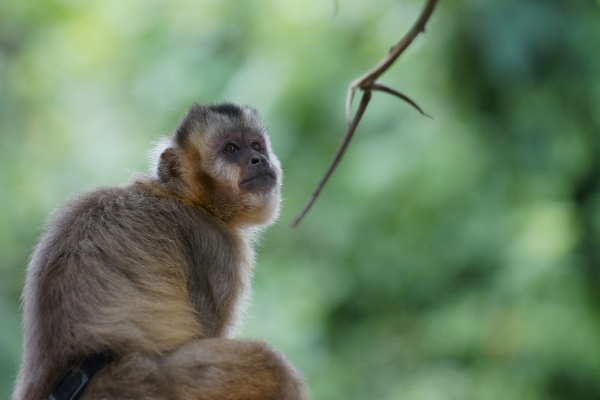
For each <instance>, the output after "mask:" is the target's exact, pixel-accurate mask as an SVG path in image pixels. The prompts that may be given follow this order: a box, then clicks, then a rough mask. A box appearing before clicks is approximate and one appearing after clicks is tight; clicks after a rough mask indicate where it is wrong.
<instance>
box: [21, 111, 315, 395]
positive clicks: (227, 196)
mask: <svg viewBox="0 0 600 400" xmlns="http://www.w3.org/2000/svg"><path fill="white" fill-rule="evenodd" d="M155 158H156V161H155V171H154V172H153V173H151V174H137V175H134V177H133V179H132V180H131V182H129V183H127V184H124V185H122V186H114V187H108V186H107V187H101V188H98V189H94V190H91V191H89V192H86V193H83V194H81V195H79V196H76V197H75V198H74V199H72V200H70V201H68V202H67V203H66V204H65V205H64V206H63V207H61V208H60V209H59V210H58V211H56V212H55V213H54V214H53V215H52V217H51V218H50V221H49V222H48V223H47V225H46V228H45V233H44V234H43V236H42V237H41V239H40V240H39V243H38V244H37V246H36V248H35V251H34V253H33V255H32V257H31V261H30V263H29V266H28V268H27V278H26V283H25V288H24V290H23V297H22V301H23V313H24V317H23V318H24V335H25V338H24V353H23V361H22V366H21V369H20V372H19V375H18V378H17V383H16V388H15V391H14V394H13V399H14V400H42V399H46V398H49V399H57V400H61V399H63V398H64V399H71V398H72V399H75V398H81V399H83V400H92V399H94V400H95V399H131V400H138V399H140V400H141V399H156V400H163V399H164V400H167V399H168V400H179V399H181V400H183V399H185V400H188V399H210V400H219V399H224V400H225V399H227V400H233V399H261V400H268V399H283V400H287V399H290V400H291V399H307V398H308V397H307V394H306V389H305V385H304V383H303V380H302V378H301V376H300V374H299V373H298V372H297V371H296V370H295V369H294V368H293V367H292V366H291V365H290V363H289V362H288V361H287V360H286V359H285V358H284V357H283V356H282V355H281V353H279V352H278V351H277V350H275V349H274V348H272V347H271V346H269V345H268V344H266V343H264V342H260V341H250V340H235V339H231V335H232V332H233V331H234V328H235V326H236V323H237V322H238V320H239V316H240V312H241V311H242V307H243V306H244V304H245V303H246V300H247V298H248V295H249V291H250V279H251V276H252V266H253V263H254V251H253V249H252V244H253V242H254V241H255V240H256V237H257V234H258V233H259V231H260V230H261V229H262V228H264V227H265V226H267V225H269V224H270V223H272V222H273V221H274V220H275V219H276V218H277V216H278V213H279V204H280V188H281V179H282V172H281V167H280V163H279V160H277V158H276V157H275V155H274V154H273V153H272V151H271V145H270V141H269V136H268V135H267V133H266V130H265V128H264V126H263V123H262V121H261V119H260V117H259V115H258V114H257V112H256V111H255V110H254V109H252V108H250V107H238V106H236V105H233V104H229V103H223V104H217V105H209V106H199V105H195V106H193V107H192V108H191V109H190V110H189V112H188V113H187V115H186V116H185V117H184V118H183V120H182V121H181V122H180V124H179V127H178V128H177V129H176V131H175V133H174V134H173V135H172V136H171V137H168V138H165V139H163V140H162V141H160V143H159V145H158V147H157V150H156V157H155ZM86 380H88V381H87V383H86V382H85V381H86ZM79 396H81V397H79Z"/></svg>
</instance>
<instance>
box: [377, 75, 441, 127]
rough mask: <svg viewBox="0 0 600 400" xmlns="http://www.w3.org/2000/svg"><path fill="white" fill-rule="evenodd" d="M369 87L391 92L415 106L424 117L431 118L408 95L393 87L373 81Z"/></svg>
mask: <svg viewBox="0 0 600 400" xmlns="http://www.w3.org/2000/svg"><path fill="white" fill-rule="evenodd" d="M371 89H372V90H379V91H381V92H386V93H389V94H391V95H393V96H396V97H399V98H401V99H402V100H404V101H405V102H407V103H408V104H410V105H411V106H413V107H414V108H415V109H416V110H417V111H419V112H420V113H421V115H423V116H425V117H427V118H431V119H433V117H432V116H431V115H429V114H427V113H425V111H423V110H422V109H421V107H419V106H418V105H417V103H415V102H414V101H413V100H412V99H411V98H410V97H408V96H406V95H405V94H402V93H400V92H398V91H397V90H394V89H392V88H389V87H387V86H384V85H382V84H380V83H374V84H373V85H372V86H371Z"/></svg>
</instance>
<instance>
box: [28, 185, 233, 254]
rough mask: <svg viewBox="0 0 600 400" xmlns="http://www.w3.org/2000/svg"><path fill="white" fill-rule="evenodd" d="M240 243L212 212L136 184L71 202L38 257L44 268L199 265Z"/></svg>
mask: <svg viewBox="0 0 600 400" xmlns="http://www.w3.org/2000/svg"><path fill="white" fill-rule="evenodd" d="M238 242H239V241H238V240H237V239H236V236H235V235H234V234H232V233H231V232H230V231H228V230H227V229H226V228H225V227H223V226H222V224H220V223H219V222H218V221H216V220H215V218H214V217H212V216H211V215H210V214H209V213H207V212H206V211H203V210H201V209H198V208H196V207H193V206H191V205H189V204H187V203H185V202H183V201H180V200H178V199H176V198H173V197H170V196H164V195H160V194H157V193H156V192H155V191H153V190H152V188H151V187H148V185H144V184H141V183H140V182H132V183H128V184H125V185H121V186H104V187H99V188H95V189H92V190H89V191H87V192H83V193H81V194H78V195H76V196H75V197H73V198H71V199H70V200H68V201H67V202H65V203H64V204H63V205H62V206H61V207H60V208H59V209H57V211H55V212H54V213H53V215H52V216H51V218H50V220H49V222H48V223H47V225H46V230H45V234H44V235H43V236H42V238H41V240H40V242H39V243H38V248H37V253H38V255H41V256H44V257H43V258H44V259H45V260H47V261H44V260H40V261H41V262H42V263H47V262H48V261H50V260H51V259H57V258H59V257H62V258H64V257H65V256H69V257H72V256H77V255H79V254H85V255H86V257H88V258H89V257H94V258H96V259H97V260H119V263H125V262H126V261H134V260H135V259H139V260H142V259H145V258H148V257H154V258H173V259H175V258H176V259H178V260H181V262H183V261H188V262H191V263H195V262H196V260H197V259H199V258H203V257H206V255H207V252H214V251H217V247H219V248H222V247H223V246H225V247H228V248H231V249H233V248H234V247H237V246H238ZM38 258H39V257H34V259H38Z"/></svg>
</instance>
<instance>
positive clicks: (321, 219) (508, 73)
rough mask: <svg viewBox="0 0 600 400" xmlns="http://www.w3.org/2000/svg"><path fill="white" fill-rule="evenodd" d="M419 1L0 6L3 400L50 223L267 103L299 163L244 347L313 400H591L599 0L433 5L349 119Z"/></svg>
mask: <svg viewBox="0 0 600 400" xmlns="http://www.w3.org/2000/svg"><path fill="white" fill-rule="evenodd" d="M422 4H423V1H416V0H369V1H359V0H337V1H326V0H318V1H317V0H285V1H284V0H279V1H276V0H253V1H235V0H228V1H216V0H215V1H194V0H169V1H166V0H156V1H154V0H152V1H148V0H90V1H77V0H35V1H33V0H8V1H1V2H0V200H1V207H0V398H8V397H9V396H10V392H11V390H12V385H13V381H14V377H15V374H16V370H17V368H18V364H19V356H20V353H21V343H22V338H21V328H20V312H19V295H20V291H21V287H22V283H23V279H24V270H25V266H26V263H27V259H28V256H29V253H30V251H31V249H32V246H33V245H34V243H35V241H36V238H37V237H38V236H39V234H40V232H41V231H40V229H41V226H42V224H43V221H44V220H45V218H46V216H47V215H48V214H49V213H50V212H51V210H52V209H54V208H55V207H56V206H57V205H58V204H60V203H61V202H62V201H63V200H65V199H66V198H68V197H69V196H71V195H72V194H73V193H75V192H78V191H81V190H84V189H86V188H90V187H93V186H96V185H99V184H117V183H120V182H124V181H126V180H127V179H128V177H129V176H130V174H131V172H132V171H136V170H144V169H146V168H147V165H146V164H147V160H146V151H147V150H148V149H149V148H151V143H152V141H154V140H156V139H157V137H159V135H161V134H168V133H169V132H170V131H171V130H172V129H173V127H174V126H175V125H176V124H177V121H178V119H179V118H180V117H181V115H182V114H183V113H184V111H185V110H186V109H187V108H188V107H189V106H190V105H191V104H192V103H193V102H199V103H208V102H218V101H224V100H230V101H234V102H238V103H244V104H251V105H253V106H255V107H256V108H258V109H259V111H260V112H261V113H262V114H263V116H264V119H265V121H266V124H267V126H268V128H269V130H270V132H271V136H272V141H273V145H274V148H275V151H276V152H277V154H278V155H279V157H280V159H281V161H282V163H283V166H284V169H285V172H286V175H285V187H284V191H283V193H284V197H285V204H284V212H283V215H282V218H281V219H280V221H279V222H278V223H277V224H276V225H275V226H273V227H272V228H271V229H270V230H269V231H268V232H266V233H265V234H264V237H263V240H262V242H261V248H260V249H259V257H258V263H259V265H258V267H257V270H256V276H255V282H254V283H255V296H254V302H253V305H252V307H251V309H250V313H249V315H248V318H247V322H246V324H245V326H244V329H243V331H242V333H241V334H242V336H244V337H251V338H263V339H265V340H268V341H269V342H271V343H273V344H274V345H275V346H277V347H278V348H280V349H281V350H282V351H283V352H284V353H285V354H286V355H287V356H288V357H289V358H290V359H291V360H292V362H293V363H294V364H295V365H297V366H298V368H299V369H300V370H301V371H302V372H303V373H304V375H305V376H306V378H307V381H308V383H309V386H310V387H311V390H312V395H313V398H314V399H315V400H325V399H332V400H333V399H357V400H358V399H383V400H388V399H389V400H393V399H402V400H404V399H406V400H413V399H414V400H416V399H423V400H438V399H439V400H445V399H457V400H458V399H461V400H462V399H473V400H486V399H502V400H507V399H531V400H533V399H583V400H587V399H590V400H591V399H600V4H599V3H598V2H596V1H594V0H465V1H452V0H446V1H444V0H442V1H441V4H440V5H439V7H438V8H437V9H436V11H435V12H434V15H433V17H432V19H431V21H430V23H429V25H428V29H427V34H426V35H424V36H420V37H419V38H418V39H417V40H416V42H415V43H414V44H413V46H412V47H411V48H410V49H409V50H408V51H407V52H406V53H405V54H404V55H403V56H402V57H401V58H400V60H399V62H398V63H397V64H396V65H395V66H394V67H393V68H392V69H391V70H390V71H389V72H388V73H387V74H386V75H384V76H383V79H382V81H383V82H384V83H386V84H388V85H390V86H392V87H394V88H397V89H399V90H401V91H403V92H405V93H406V94H408V95H410V96H412V97H413V98H414V99H415V100H417V102H418V103H419V104H420V105H421V106H422V107H423V108H424V109H425V110H426V111H427V112H428V113H430V114H432V115H433V116H434V118H435V119H433V120H430V119H427V118H423V117H422V116H420V115H419V114H418V113H417V112H415V111H414V110H412V109H410V108H409V107H408V106H407V105H405V104H403V103H401V102H400V101H399V100H398V99H395V98H392V97H390V96H388V95H385V94H381V93H375V95H374V98H373V100H372V102H371V104H370V106H369V109H368V110H367V112H366V115H365V117H364V119H363V121H362V123H361V125H360V127H359V129H358V131H357V133H356V136H355V139H354V141H353V143H352V144H351V146H350V149H349V151H348V153H347V154H346V156H345V157H344V159H343V161H342V163H341V165H340V166H339V169H338V170H337V171H336V172H335V173H334V175H333V177H332V180H331V181H330V183H329V184H328V186H327V187H326V188H325V190H324V191H323V192H322V195H321V197H320V198H319V200H318V201H317V203H316V205H315V207H314V209H313V210H312V211H311V212H310V213H309V214H308V216H307V218H306V219H305V220H304V221H303V222H302V224H301V225H300V226H299V227H298V228H297V229H296V230H291V229H290V228H289V226H288V225H289V223H290V222H291V220H292V219H293V217H294V215H295V214H296V213H297V212H298V211H299V210H300V209H301V207H302V206H303V204H304V202H305V201H306V200H307V199H308V196H309V194H310V193H311V191H312V190H313V188H314V186H315V185H316V183H317V182H318V180H319V179H320V177H321V175H322V173H323V172H324V170H325V169H326V167H327V164H328V163H329V160H330V159H331V157H332V156H333V154H334V152H335V149H336V147H337V145H338V143H339V141H340V139H341V137H342V135H343V134H344V132H345V119H344V115H343V114H344V113H343V109H344V97H345V94H346V87H347V85H348V83H349V82H350V81H351V80H352V79H354V78H356V77H357V76H359V75H361V74H362V73H363V72H364V71H366V70H367V69H368V68H370V67H371V66H372V65H374V64H375V62H376V61H378V60H379V59H380V58H381V57H382V56H383V55H384V54H385V53H386V52H387V50H388V49H389V47H390V46H391V45H393V44H394V43H395V42H396V41H397V40H398V39H399V38H400V37H401V36H402V35H403V34H404V33H405V32H406V31H407V30H408V28H409V27H410V26H411V25H412V23H413V21H414V20H415V19H416V17H417V15H418V13H419V11H420V9H421V7H422Z"/></svg>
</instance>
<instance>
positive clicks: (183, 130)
mask: <svg viewBox="0 0 600 400" xmlns="http://www.w3.org/2000/svg"><path fill="white" fill-rule="evenodd" d="M211 113H217V114H223V115H226V116H227V117H229V118H240V117H242V116H243V111H242V109H241V108H240V107H238V106H236V105H235V104H232V103H220V104H210V105H207V106H202V105H199V104H194V105H193V106H192V107H190V109H189V111H188V112H187V114H186V115H185V117H183V119H182V120H181V122H180V123H179V126H178V127H177V130H176V131H175V141H176V142H177V143H178V144H180V145H182V144H183V143H185V142H186V140H187V138H188V137H189V135H190V133H191V131H192V129H193V128H194V123H199V124H202V123H204V122H206V120H207V117H208V115H209V114H211Z"/></svg>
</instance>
